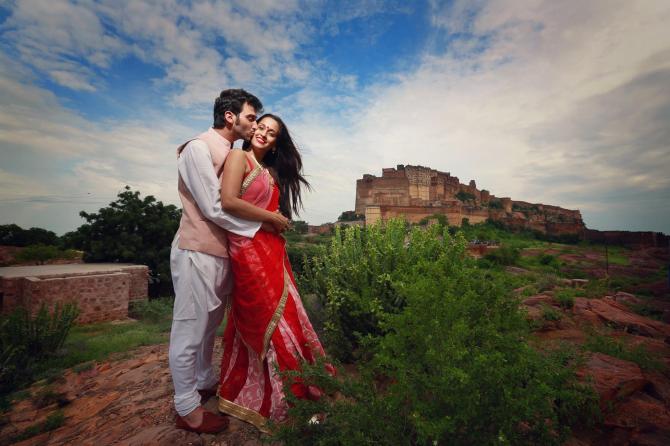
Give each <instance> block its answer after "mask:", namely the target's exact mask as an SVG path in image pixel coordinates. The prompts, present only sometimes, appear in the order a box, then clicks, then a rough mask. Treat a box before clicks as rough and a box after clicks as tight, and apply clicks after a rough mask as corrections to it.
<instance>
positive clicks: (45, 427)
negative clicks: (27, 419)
mask: <svg viewBox="0 0 670 446" xmlns="http://www.w3.org/2000/svg"><path fill="white" fill-rule="evenodd" d="M64 423H65V415H64V414H63V411H61V410H57V411H56V412H54V413H52V414H51V415H49V416H48V417H47V419H46V420H44V421H43V422H41V423H37V424H33V425H32V426H30V427H28V428H26V429H25V430H24V431H23V432H21V433H20V434H18V435H15V436H14V437H12V438H9V439H5V440H3V441H0V445H5V444H7V445H9V444H14V443H18V442H20V441H23V440H27V439H28V438H32V437H35V436H37V435H40V434H43V433H45V432H49V431H52V430H56V429H58V428H59V427H61V426H62V425H63V424H64ZM5 441H6V442H5Z"/></svg>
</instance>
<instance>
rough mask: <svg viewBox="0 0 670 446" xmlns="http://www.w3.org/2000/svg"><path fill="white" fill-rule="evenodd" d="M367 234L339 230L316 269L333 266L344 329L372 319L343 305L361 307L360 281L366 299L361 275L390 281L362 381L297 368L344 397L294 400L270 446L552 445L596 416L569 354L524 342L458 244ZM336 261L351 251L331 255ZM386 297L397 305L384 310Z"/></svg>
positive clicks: (499, 278)
mask: <svg viewBox="0 0 670 446" xmlns="http://www.w3.org/2000/svg"><path fill="white" fill-rule="evenodd" d="M372 230H373V231H374V232H373V233H372V234H366V235H365V237H363V236H361V234H360V233H356V232H353V231H352V232H346V233H345V234H343V235H342V236H341V237H339V238H338V240H339V242H334V246H333V251H336V253H332V252H331V253H324V256H325V259H328V260H325V259H324V260H323V262H322V263H319V262H314V263H315V264H316V265H324V264H328V265H330V266H331V267H333V269H332V270H331V271H339V273H337V274H334V275H333V276H331V277H330V280H333V281H335V280H339V279H342V282H339V281H338V282H337V285H338V287H339V288H337V290H338V293H337V294H335V295H332V296H335V297H338V298H339V300H337V301H336V302H337V303H338V305H337V306H335V305H332V303H329V305H331V308H330V311H331V314H332V316H333V317H334V318H338V317H339V318H340V319H338V320H339V321H341V323H340V325H339V326H338V327H339V329H340V330H343V331H346V330H350V329H352V327H356V328H360V327H361V326H362V325H361V319H362V320H365V321H367V322H370V321H371V319H368V318H367V317H368V313H363V312H360V313H356V314H355V315H354V314H352V312H351V302H352V301H353V302H356V305H357V306H358V308H361V307H362V305H363V304H362V303H359V302H358V301H357V299H356V297H358V296H359V294H358V293H353V292H352V293H351V294H348V292H350V291H352V290H354V289H356V290H357V288H355V287H360V286H361V284H365V285H366V286H367V287H368V288H367V289H368V293H369V291H370V290H371V289H372V287H373V286H375V282H374V281H373V280H369V279H368V280H367V281H366V280H364V279H365V278H366V277H368V275H371V274H370V272H371V271H374V270H375V268H379V269H380V270H381V271H385V272H384V274H388V279H386V280H387V281H388V283H389V284H390V288H389V290H390V291H389V292H388V293H387V294H386V298H387V299H388V298H389V297H390V296H392V297H391V300H390V301H387V300H381V299H380V300H378V303H377V305H378V306H379V308H380V311H379V313H378V314H379V315H380V317H379V319H378V320H377V321H376V323H377V325H376V329H375V330H374V331H370V332H368V333H367V336H366V337H365V339H364V340H363V341H362V343H363V344H364V345H365V346H366V347H367V348H368V353H369V355H370V356H369V361H367V362H366V361H361V362H359V365H360V369H361V370H360V371H361V373H360V378H353V377H350V376H345V377H342V378H341V379H336V378H330V377H328V376H327V374H324V373H323V372H322V371H320V370H319V368H318V367H305V368H304V369H303V373H302V375H301V376H302V378H303V379H304V380H305V381H306V382H308V383H313V384H316V385H319V386H321V387H323V389H324V390H325V391H326V392H334V391H339V392H340V393H342V394H343V395H344V397H345V398H341V399H338V400H337V401H334V402H331V401H328V400H327V399H322V400H320V401H317V402H314V401H305V400H295V399H292V400H291V403H292V407H291V409H290V411H291V414H292V419H293V420H294V422H293V423H289V424H287V425H285V426H282V427H280V429H279V431H278V432H277V435H276V439H278V440H282V441H284V442H285V443H286V444H287V445H292V444H314V445H363V444H370V445H397V444H416V445H432V444H454V445H466V444H467V445H471V444H533V445H534V444H561V442H563V441H564V440H565V438H566V437H567V435H568V434H569V433H570V426H571V425H574V424H575V423H578V422H588V421H590V420H593V417H594V414H595V413H597V397H596V396H595V393H594V392H593V391H592V390H590V389H588V388H587V387H585V386H582V385H580V384H578V383H577V381H576V378H575V374H574V367H573V366H574V363H575V357H574V356H572V355H570V354H567V353H565V352H555V353H547V354H544V353H540V352H537V351H535V350H533V349H532V348H531V347H530V346H529V344H528V342H527V337H528V336H529V331H528V323H527V322H526V320H525V317H524V315H523V313H522V312H521V311H520V310H519V301H518V299H517V298H514V297H513V295H512V289H513V287H512V286H511V285H512V284H511V283H510V282H508V281H507V280H506V276H504V275H494V274H491V273H490V272H489V271H486V270H483V269H481V268H478V267H477V266H476V262H475V261H474V260H473V259H472V258H470V257H469V256H468V255H467V254H466V242H465V240H464V238H463V237H461V236H458V237H456V238H452V237H450V236H449V235H448V232H447V231H446V230H445V228H439V229H435V227H434V226H433V227H431V228H428V229H426V230H423V231H422V230H419V229H418V228H415V229H414V230H412V231H410V232H409V233H405V231H404V228H403V227H402V226H401V225H398V224H397V223H390V224H389V225H388V226H387V227H382V226H375V227H373V229H372ZM389 232H390V234H389ZM370 239H372V240H376V242H373V241H371V240H370ZM347 240H350V242H349V243H345V242H346V241H347ZM345 254H346V255H354V254H355V256H354V257H352V258H348V260H349V261H348V262H346V261H344V260H341V261H340V262H339V263H336V262H335V261H334V260H333V257H334V256H344V257H346V255H345ZM372 255H376V257H375V259H374V261H372V260H370V257H371V256H372ZM366 259H367V260H366ZM327 262H331V263H327ZM361 265H364V266H361ZM382 265H385V266H382ZM391 265H392V266H393V269H390V267H391ZM334 266H338V267H339V268H341V270H336V269H335V268H334ZM357 266H358V268H357ZM382 268H389V269H382ZM386 271H388V272H386ZM345 277H349V280H348V281H344V280H343V279H344V278H345ZM372 277H374V275H372ZM321 279H322V280H327V279H328V277H327V276H323V277H321ZM377 286H379V285H377ZM375 290H377V291H378V292H379V293H380V294H372V293H370V295H371V299H374V297H375V296H378V295H381V291H382V290H383V288H381V287H380V288H375ZM327 296H331V295H327ZM352 296H354V297H352ZM388 302H396V303H397V304H396V305H395V306H393V305H391V309H392V311H383V309H384V304H385V303H388ZM344 315H346V316H347V318H346V319H345V318H344V317H343V316H344ZM342 321H344V322H346V323H342ZM357 324H358V325H357ZM334 328H335V327H331V329H334ZM346 334H347V333H341V336H345V335H346ZM289 393H290V392H288V391H287V394H289ZM314 413H325V414H327V417H326V420H325V422H324V423H321V424H308V423H306V422H305V420H307V419H309V418H310V417H311V415H312V414H314Z"/></svg>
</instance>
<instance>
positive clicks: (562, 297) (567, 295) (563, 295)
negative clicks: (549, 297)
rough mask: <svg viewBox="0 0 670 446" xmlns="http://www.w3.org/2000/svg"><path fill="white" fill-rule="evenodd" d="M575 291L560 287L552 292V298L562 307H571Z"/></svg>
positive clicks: (573, 303)
mask: <svg viewBox="0 0 670 446" xmlns="http://www.w3.org/2000/svg"><path fill="white" fill-rule="evenodd" d="M575 296H576V292H575V290H574V289H571V288H562V289H560V290H556V291H555V292H554V298H555V299H556V300H557V301H558V304H559V305H560V306H561V307H563V308H572V307H573V306H574V305H575Z"/></svg>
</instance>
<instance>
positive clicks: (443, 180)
mask: <svg viewBox="0 0 670 446" xmlns="http://www.w3.org/2000/svg"><path fill="white" fill-rule="evenodd" d="M355 212H356V213H357V214H360V215H364V216H365V222H366V224H369V223H374V222H375V221H377V220H380V219H381V220H383V221H386V220H388V219H390V218H393V217H398V216H401V215H402V216H404V217H405V218H406V219H407V220H408V221H410V222H412V223H418V222H419V221H421V220H422V219H424V218H426V217H430V216H432V215H435V214H439V215H444V216H445V217H446V218H447V220H448V221H449V224H450V225H454V226H460V225H461V224H462V222H463V221H464V219H467V220H468V222H470V223H479V222H482V221H486V220H487V219H491V220H494V221H499V222H501V223H503V224H505V225H506V226H507V227H510V228H514V229H529V230H533V231H539V232H541V233H543V234H548V235H557V236H560V235H578V236H583V234H584V232H585V231H586V226H585V225H584V221H583V220H582V215H581V213H580V212H579V211H578V210H571V209H564V208H561V207H558V206H551V205H547V204H540V203H528V202H525V201H516V200H512V199H511V198H509V197H496V196H495V195H492V194H491V193H490V192H489V191H487V190H485V189H481V190H480V189H478V188H477V185H476V184H475V181H474V180H472V181H470V182H469V183H468V184H463V183H461V182H460V180H459V179H458V177H455V176H452V175H451V174H450V173H448V172H446V173H445V172H440V171H438V170H435V169H431V168H428V167H423V166H410V165H407V166H405V165H402V164H399V165H398V166H397V167H396V168H384V169H382V175H381V177H377V176H374V175H367V174H366V175H363V178H362V179H359V180H357V181H356V210H355Z"/></svg>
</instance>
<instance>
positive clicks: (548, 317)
mask: <svg viewBox="0 0 670 446" xmlns="http://www.w3.org/2000/svg"><path fill="white" fill-rule="evenodd" d="M541 309H542V319H544V320H545V321H554V322H555V321H560V320H561V318H562V317H563V316H562V315H561V312H560V311H558V310H557V309H555V308H554V307H552V306H550V305H546V304H543V305H541Z"/></svg>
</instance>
